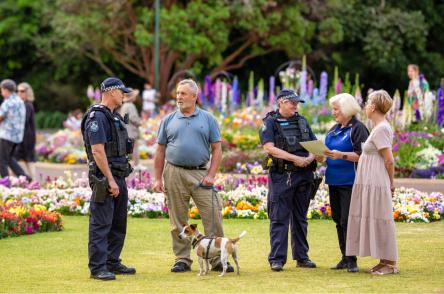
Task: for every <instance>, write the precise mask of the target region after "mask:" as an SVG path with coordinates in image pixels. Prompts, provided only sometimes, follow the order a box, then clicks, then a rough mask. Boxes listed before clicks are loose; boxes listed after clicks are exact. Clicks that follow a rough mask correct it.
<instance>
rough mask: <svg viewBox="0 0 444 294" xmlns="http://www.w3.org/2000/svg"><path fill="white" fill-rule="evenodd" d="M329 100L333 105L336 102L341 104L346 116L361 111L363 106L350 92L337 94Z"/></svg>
mask: <svg viewBox="0 0 444 294" xmlns="http://www.w3.org/2000/svg"><path fill="white" fill-rule="evenodd" d="M329 102H330V106H332V107H333V103H336V104H337V105H338V106H339V110H340V111H341V113H342V114H343V115H344V116H346V117H352V116H353V115H355V114H357V113H358V112H359V111H361V106H359V103H358V101H356V99H355V97H353V96H352V95H350V94H348V93H341V94H338V95H335V96H333V97H331V98H330V100H329Z"/></svg>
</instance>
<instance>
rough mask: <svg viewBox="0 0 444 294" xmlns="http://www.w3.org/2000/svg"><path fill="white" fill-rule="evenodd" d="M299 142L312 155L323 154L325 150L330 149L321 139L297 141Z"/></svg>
mask: <svg viewBox="0 0 444 294" xmlns="http://www.w3.org/2000/svg"><path fill="white" fill-rule="evenodd" d="M299 144H301V146H302V147H304V148H305V150H307V151H308V152H310V153H312V154H314V155H324V152H325V151H330V149H328V148H327V146H325V144H324V142H322V141H321V140H314V141H306V142H299Z"/></svg>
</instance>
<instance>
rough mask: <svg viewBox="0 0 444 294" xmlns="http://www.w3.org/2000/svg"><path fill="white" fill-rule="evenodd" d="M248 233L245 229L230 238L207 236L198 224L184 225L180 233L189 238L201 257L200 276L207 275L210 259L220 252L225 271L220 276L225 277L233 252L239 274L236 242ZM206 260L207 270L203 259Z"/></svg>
mask: <svg viewBox="0 0 444 294" xmlns="http://www.w3.org/2000/svg"><path fill="white" fill-rule="evenodd" d="M246 234H247V232H246V231H243V232H242V233H241V234H240V235H239V237H237V238H234V239H230V238H226V237H214V238H211V237H207V236H204V235H202V234H201V233H199V231H198V230H197V225H196V224H192V225H184V227H183V229H182V232H180V234H179V239H182V240H183V239H189V240H190V241H191V245H192V246H193V249H194V248H195V249H196V254H197V256H198V258H199V274H198V276H202V275H206V274H208V271H209V267H210V265H209V262H208V260H209V259H211V258H213V257H215V256H217V255H219V254H220V261H221V263H222V266H223V271H222V273H221V274H220V275H219V277H223V276H224V275H225V273H226V271H227V266H228V265H227V262H228V256H229V255H230V254H231V256H232V257H233V260H234V263H235V264H236V268H237V274H238V275H239V274H240V272H239V263H238V261H237V246H236V242H237V241H239V240H240V239H241V238H242V237H243V236H245V235H246ZM204 260H205V265H206V268H205V271H204V267H203V261H204Z"/></svg>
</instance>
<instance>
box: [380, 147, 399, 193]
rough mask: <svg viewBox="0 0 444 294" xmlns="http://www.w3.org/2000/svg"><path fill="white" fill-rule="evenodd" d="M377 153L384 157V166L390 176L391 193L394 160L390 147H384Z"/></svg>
mask: <svg viewBox="0 0 444 294" xmlns="http://www.w3.org/2000/svg"><path fill="white" fill-rule="evenodd" d="M379 154H380V155H381V156H382V158H384V166H385V169H386V170H387V173H388V175H389V177H390V189H391V190H392V194H393V192H394V191H395V185H394V180H393V178H394V174H395V160H394V159H393V153H392V150H391V149H390V148H384V149H381V150H379Z"/></svg>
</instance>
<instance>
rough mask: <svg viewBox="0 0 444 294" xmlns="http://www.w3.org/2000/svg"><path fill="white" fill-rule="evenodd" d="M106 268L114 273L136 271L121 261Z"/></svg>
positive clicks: (131, 272)
mask: <svg viewBox="0 0 444 294" xmlns="http://www.w3.org/2000/svg"><path fill="white" fill-rule="evenodd" d="M108 270H109V271H110V272H112V273H114V274H116V275H134V274H135V273H136V269H135V268H133V267H127V266H126V265H123V264H121V263H118V264H116V265H112V266H110V265H109V266H108Z"/></svg>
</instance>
